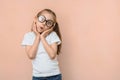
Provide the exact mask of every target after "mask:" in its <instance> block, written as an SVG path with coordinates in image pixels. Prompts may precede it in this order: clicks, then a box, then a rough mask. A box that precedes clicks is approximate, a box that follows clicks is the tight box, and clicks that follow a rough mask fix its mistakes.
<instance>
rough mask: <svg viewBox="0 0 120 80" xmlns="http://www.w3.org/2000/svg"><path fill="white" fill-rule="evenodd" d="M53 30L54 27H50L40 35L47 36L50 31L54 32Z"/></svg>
mask: <svg viewBox="0 0 120 80" xmlns="http://www.w3.org/2000/svg"><path fill="white" fill-rule="evenodd" d="M52 31H53V27H52V28H50V29H48V30H46V31H44V32H43V33H42V34H41V35H40V36H41V38H45V37H46V36H47V35H48V34H49V33H50V32H52Z"/></svg>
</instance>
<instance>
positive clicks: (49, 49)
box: [41, 37, 57, 59]
mask: <svg viewBox="0 0 120 80" xmlns="http://www.w3.org/2000/svg"><path fill="white" fill-rule="evenodd" d="M41 41H42V43H43V46H44V48H45V50H46V51H47V53H48V55H49V56H50V58H51V59H54V58H55V57H56V55H57V43H53V44H51V45H49V44H48V43H47V41H46V39H45V38H44V37H41Z"/></svg>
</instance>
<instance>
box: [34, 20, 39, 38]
mask: <svg viewBox="0 0 120 80" xmlns="http://www.w3.org/2000/svg"><path fill="white" fill-rule="evenodd" d="M32 30H33V32H34V33H35V34H36V36H40V33H39V32H38V31H37V25H36V22H35V21H33V27H32Z"/></svg>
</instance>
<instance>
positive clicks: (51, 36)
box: [50, 32, 61, 45]
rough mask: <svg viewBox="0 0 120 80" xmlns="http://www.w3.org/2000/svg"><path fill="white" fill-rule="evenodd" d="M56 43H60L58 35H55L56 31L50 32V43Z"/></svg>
mask: <svg viewBox="0 0 120 80" xmlns="http://www.w3.org/2000/svg"><path fill="white" fill-rule="evenodd" d="M55 42H56V43H57V44H58V45H59V44H61V40H60V38H59V36H58V35H57V33H56V32H51V34H50V44H52V43H55Z"/></svg>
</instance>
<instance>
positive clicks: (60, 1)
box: [0, 0, 120, 80]
mask: <svg viewBox="0 0 120 80" xmlns="http://www.w3.org/2000/svg"><path fill="white" fill-rule="evenodd" d="M44 8H50V9H52V10H53V11H54V12H55V13H56V15H57V21H58V23H59V25H60V30H61V34H62V37H63V44H62V52H61V54H60V55H59V57H58V58H59V64H60V69H61V72H62V76H63V80H120V0H0V80H31V79H32V65H31V60H29V59H28V57H27V55H26V53H25V50H24V48H23V47H21V41H22V39H23V36H24V34H25V33H26V32H28V31H30V28H31V24H32V21H33V18H34V16H35V15H36V14H37V12H39V11H40V10H42V9H44Z"/></svg>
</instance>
